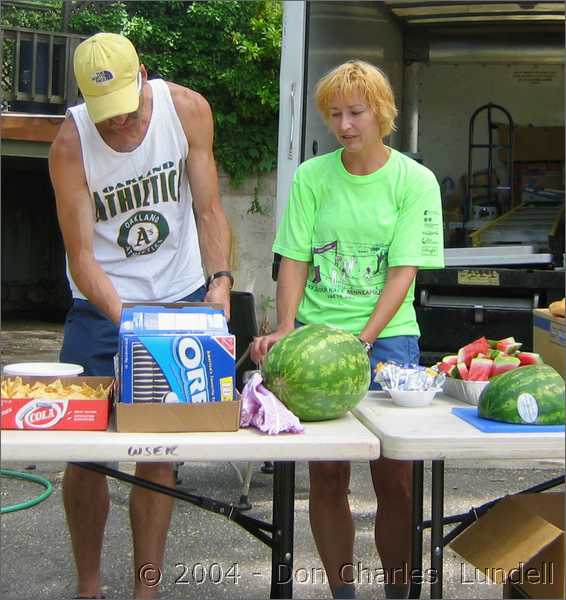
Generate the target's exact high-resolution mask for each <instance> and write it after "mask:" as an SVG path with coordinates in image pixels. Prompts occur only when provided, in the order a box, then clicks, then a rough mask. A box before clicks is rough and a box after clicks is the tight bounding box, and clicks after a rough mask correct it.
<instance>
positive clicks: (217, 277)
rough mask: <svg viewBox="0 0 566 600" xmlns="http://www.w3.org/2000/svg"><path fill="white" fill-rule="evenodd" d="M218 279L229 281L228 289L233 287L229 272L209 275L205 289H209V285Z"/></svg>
mask: <svg viewBox="0 0 566 600" xmlns="http://www.w3.org/2000/svg"><path fill="white" fill-rule="evenodd" d="M220 277H228V279H229V280H230V289H232V288H233V287H234V277H233V276H232V273H230V271H217V272H216V273H213V274H212V275H209V277H208V279H207V280H206V287H207V288H209V287H210V284H211V283H212V282H213V281H214V280H215V279H219V278H220Z"/></svg>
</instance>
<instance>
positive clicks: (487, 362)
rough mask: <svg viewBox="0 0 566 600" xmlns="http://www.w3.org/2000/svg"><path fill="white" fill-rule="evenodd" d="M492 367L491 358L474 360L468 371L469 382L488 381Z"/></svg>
mask: <svg viewBox="0 0 566 600" xmlns="http://www.w3.org/2000/svg"><path fill="white" fill-rule="evenodd" d="M492 367H493V361H492V360H491V359H489V358H472V362H471V363H470V368H469V370H468V381H487V380H488V379H489V376H490V375H491V369H492Z"/></svg>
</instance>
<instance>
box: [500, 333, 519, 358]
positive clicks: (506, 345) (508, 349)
mask: <svg viewBox="0 0 566 600" xmlns="http://www.w3.org/2000/svg"><path fill="white" fill-rule="evenodd" d="M522 345H523V344H522V343H521V342H517V341H515V338H514V337H508V338H503V339H502V340H499V341H498V342H497V346H496V348H497V350H501V352H505V354H509V355H511V354H515V352H518V350H519V349H520V348H521V346H522Z"/></svg>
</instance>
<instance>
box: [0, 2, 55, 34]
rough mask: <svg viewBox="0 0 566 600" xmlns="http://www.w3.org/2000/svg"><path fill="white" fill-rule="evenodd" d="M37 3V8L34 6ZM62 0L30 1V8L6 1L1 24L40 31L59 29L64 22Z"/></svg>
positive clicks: (0, 20)
mask: <svg viewBox="0 0 566 600" xmlns="http://www.w3.org/2000/svg"><path fill="white" fill-rule="evenodd" d="M33 5H37V9H34V8H33ZM62 7H63V2H62V0H56V1H55V0H54V1H53V2H40V1H37V0H36V2H34V3H31V2H30V8H27V9H22V8H19V7H17V6H14V5H11V4H10V3H9V2H6V3H4V4H3V6H2V12H1V14H0V25H5V26H8V27H25V28H27V29H37V30H39V31H59V30H60V29H61V24H62Z"/></svg>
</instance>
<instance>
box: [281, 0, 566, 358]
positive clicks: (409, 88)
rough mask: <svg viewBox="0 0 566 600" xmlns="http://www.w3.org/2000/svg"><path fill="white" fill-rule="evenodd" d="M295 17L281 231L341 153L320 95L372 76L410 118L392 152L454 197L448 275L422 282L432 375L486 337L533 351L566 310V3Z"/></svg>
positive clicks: (390, 3)
mask: <svg viewBox="0 0 566 600" xmlns="http://www.w3.org/2000/svg"><path fill="white" fill-rule="evenodd" d="M284 6H285V28H284V38H283V52H282V67H281V68H282V70H281V92H280V94H281V105H280V106H281V109H280V111H281V116H280V131H279V134H280V135H279V161H278V198H277V220H279V219H280V216H281V213H282V210H283V208H284V206H285V204H286V201H287V200H286V198H287V194H288V186H289V185H290V173H292V171H293V170H294V168H296V165H297V164H298V163H299V162H302V161H304V160H307V159H309V158H311V157H312V156H315V155H317V154H321V153H324V152H328V151H331V150H333V149H335V148H336V146H337V142H336V140H335V139H334V137H333V135H332V134H331V133H330V131H329V130H328V129H327V127H326V125H325V124H324V122H323V121H322V119H321V118H320V116H319V115H318V114H317V113H316V110H315V108H314V105H313V102H312V95H313V88H314V86H315V84H316V82H317V81H318V79H319V78H320V77H321V76H322V75H323V74H324V73H325V72H327V71H328V70H330V69H331V68H332V67H334V66H336V65H338V64H340V63H341V62H344V61H346V60H349V59H353V58H359V59H363V60H367V61H369V62H372V63H373V64H375V65H377V66H379V67H380V68H382V69H383V70H384V71H385V73H386V74H387V76H388V77H389V79H390V81H391V83H392V86H393V88H394V91H395V95H396V100H397V104H398V107H399V113H400V114H399V119H398V123H397V131H395V132H394V133H393V134H392V135H391V136H390V137H389V139H386V143H388V144H389V145H391V146H392V147H395V148H397V149H398V150H401V151H403V152H405V153H407V154H409V155H410V156H412V157H413V158H415V159H416V160H418V161H419V162H422V163H423V164H424V165H425V166H427V167H428V168H430V169H431V170H432V171H433V172H434V173H435V175H436V177H437V179H438V182H439V184H440V188H441V193H442V203H443V216H444V239H445V264H446V268H445V269H443V270H432V271H420V272H419V274H418V276H417V289H416V308H417V313H418V315H417V316H418V320H419V324H420V327H421V334H422V337H421V349H422V351H423V359H424V362H425V363H428V364H432V363H433V362H435V361H436V360H438V359H439V358H440V357H441V356H442V355H444V354H450V353H453V351H454V350H457V349H458V348H459V347H461V346H462V345H464V344H465V343H467V342H468V341H471V340H472V339H475V338H476V337H480V336H481V335H484V334H486V335H487V334H489V337H492V338H497V339H499V338H503V337H507V336H515V337H516V338H517V339H520V340H521V341H522V342H523V343H524V348H525V349H529V348H530V346H531V345H532V316H531V313H532V309H533V308H538V307H546V306H548V304H549V303H550V302H552V301H553V300H556V299H558V298H562V297H563V296H564V2H479V1H478V2H446V1H429V2H414V1H411V0H405V1H399V0H386V1H385V2H357V1H351V2H333V1H313V2H305V3H294V2H285V3H284ZM288 107H290V109H289V108H288ZM276 270H277V268H276V261H275V265H274V275H275V274H276ZM440 315H442V317H441V319H440V320H439V318H440ZM440 322H441V323H442V332H443V335H442V336H439V335H438V326H439V323H440Z"/></svg>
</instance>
